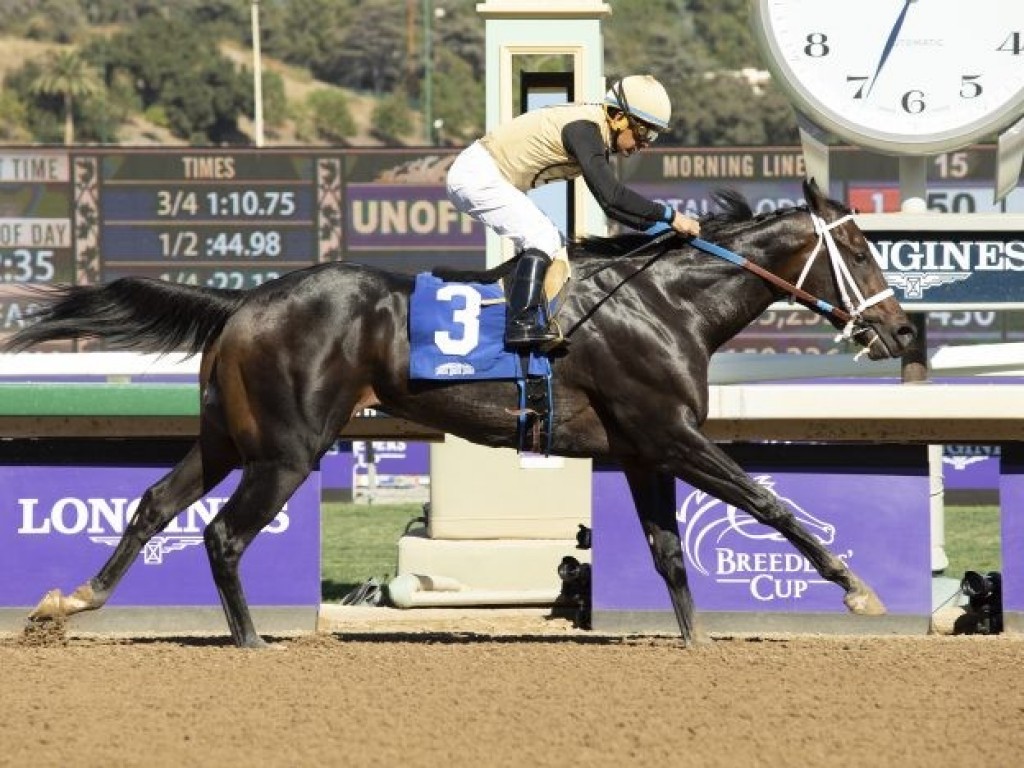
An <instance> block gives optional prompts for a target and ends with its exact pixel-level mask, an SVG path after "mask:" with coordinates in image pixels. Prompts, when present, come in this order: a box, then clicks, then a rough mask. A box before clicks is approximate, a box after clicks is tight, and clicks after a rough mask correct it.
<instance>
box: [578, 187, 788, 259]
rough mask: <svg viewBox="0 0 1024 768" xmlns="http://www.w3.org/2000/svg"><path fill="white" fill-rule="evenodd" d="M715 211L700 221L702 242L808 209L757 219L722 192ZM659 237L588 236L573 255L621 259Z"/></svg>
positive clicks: (740, 200) (736, 196)
mask: <svg viewBox="0 0 1024 768" xmlns="http://www.w3.org/2000/svg"><path fill="white" fill-rule="evenodd" d="M711 199H712V201H713V202H714V204H715V210H714V211H712V212H711V213H708V214H706V215H704V216H701V217H700V229H701V238H703V239H705V240H716V239H718V238H720V237H722V236H723V235H726V234H730V233H732V232H734V231H735V230H736V229H737V228H740V227H745V226H749V225H750V224H756V223H759V222H762V221H765V220H766V219H772V218H777V217H779V216H785V215H786V214H789V213H792V212H793V211H805V210H807V207H806V206H802V205H801V206H786V207H783V208H778V209H776V210H774V211H769V212H767V213H760V214H757V215H755V214H754V209H753V208H751V207H750V203H749V202H748V201H747V199H746V198H745V197H744V196H743V195H742V194H741V193H740V192H738V191H737V190H735V189H719V190H716V191H715V192H714V193H712V195H711ZM654 237H656V235H647V234H644V233H643V232H624V233H622V234H618V235H612V236H610V237H598V236H596V235H588V236H585V237H582V238H580V239H579V240H576V241H575V242H573V243H572V244H571V245H570V248H571V249H573V250H572V253H586V255H588V256H597V257H606V258H617V257H621V256H623V255H625V254H627V253H630V252H632V251H634V250H636V249H637V248H640V247H641V246H643V245H646V244H647V243H649V242H650V241H651V240H652V239H654Z"/></svg>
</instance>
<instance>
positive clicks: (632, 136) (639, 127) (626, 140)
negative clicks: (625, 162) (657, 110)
mask: <svg viewBox="0 0 1024 768" xmlns="http://www.w3.org/2000/svg"><path fill="white" fill-rule="evenodd" d="M611 127H612V136H613V139H612V143H613V144H614V146H613V147H612V150H613V151H614V152H616V153H618V154H620V155H622V156H624V157H629V156H630V155H632V154H633V153H634V152H639V151H640V150H641V149H644V148H645V147H649V146H650V145H651V143H652V142H653V141H654V139H656V138H657V137H658V134H657V133H655V132H654V131H653V129H650V128H648V127H647V126H646V125H644V124H643V123H640V122H637V121H636V120H635V119H632V118H630V117H629V116H628V115H625V114H619V115H617V116H616V117H615V118H614V119H613V120H612V122H611Z"/></svg>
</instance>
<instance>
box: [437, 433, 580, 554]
mask: <svg viewBox="0 0 1024 768" xmlns="http://www.w3.org/2000/svg"><path fill="white" fill-rule="evenodd" d="M590 467H591V462H590V460H589V459H565V458H561V457H559V456H548V457H544V456H534V455H531V454H519V453H517V452H516V451H513V450H511V449H508V448H484V447H482V446H479V445H474V444H473V443H470V442H468V441H466V440H462V439H460V438H457V437H454V436H451V435H449V436H448V437H447V438H446V439H445V441H444V442H443V443H432V444H431V446H430V474H431V483H430V515H429V516H428V518H427V532H428V534H429V535H430V537H431V538H434V539H467V540H477V539H568V538H573V537H575V536H576V532H577V530H578V529H579V526H580V525H587V526H589V525H590V508H591V484H590Z"/></svg>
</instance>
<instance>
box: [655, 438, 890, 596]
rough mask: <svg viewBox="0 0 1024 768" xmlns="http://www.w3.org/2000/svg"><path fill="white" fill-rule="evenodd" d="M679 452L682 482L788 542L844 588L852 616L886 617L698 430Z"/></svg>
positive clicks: (775, 500) (859, 583) (842, 567)
mask: <svg viewBox="0 0 1024 768" xmlns="http://www.w3.org/2000/svg"><path fill="white" fill-rule="evenodd" d="M677 449H678V450H680V451H681V453H680V457H677V460H676V462H675V464H674V466H672V467H671V469H672V471H673V472H675V473H676V474H677V475H678V476H679V477H680V478H682V479H683V480H686V481H687V482H688V483H690V484H691V485H693V486H694V487H696V488H700V489H701V490H703V491H705V492H707V493H710V494H711V495H712V496H714V497H716V498H717V499H719V500H720V501H723V502H725V503H726V504H731V505H733V506H734V507H736V508H737V509H742V510H743V511H745V512H749V513H750V514H751V516H753V518H754V519H755V520H757V521H758V522H759V523H763V524H764V525H768V526H771V527H772V528H774V529H775V530H776V531H778V532H779V533H781V534H782V535H783V536H785V537H786V539H787V540H788V541H789V543H790V544H792V545H793V546H794V547H796V549H797V551H799V552H800V554H802V555H803V556H804V557H806V558H807V559H808V560H809V561H810V563H811V565H812V566H814V569H815V570H816V571H817V572H818V573H819V574H821V577H822V578H824V579H827V580H828V581H831V582H833V583H834V584H837V585H839V586H840V587H842V589H843V591H844V592H845V593H846V594H845V596H844V597H843V602H844V603H845V605H846V607H847V608H848V609H849V610H850V611H851V612H853V613H859V614H863V615H866V616H879V615H881V614H884V613H885V606H884V605H883V604H882V601H881V600H880V599H879V598H878V595H876V594H875V592H874V590H873V589H871V587H869V586H868V585H867V584H866V583H865V582H864V581H863V580H862V579H861V578H860V577H859V576H857V575H856V574H854V572H853V571H852V570H851V569H850V567H849V566H848V565H847V564H846V563H845V562H844V561H843V560H842V559H840V558H839V557H837V556H835V555H833V554H832V553H831V552H829V551H828V550H827V549H826V548H825V546H824V545H823V544H822V543H821V542H820V541H818V539H816V538H815V537H814V535H813V534H812V533H811V532H810V531H808V530H807V528H805V527H804V526H803V525H802V524H801V523H800V521H799V520H797V519H796V517H795V516H794V515H793V512H792V511H791V510H790V509H788V508H787V507H786V505H785V504H783V503H782V502H781V501H780V500H779V497H778V496H776V495H775V494H774V493H772V492H771V491H770V490H768V489H767V488H764V487H763V486H760V485H758V484H757V483H755V482H754V481H753V480H751V479H750V477H749V476H748V475H747V474H746V473H745V472H744V471H743V469H742V468H741V467H740V466H739V465H738V464H737V463H736V462H735V461H733V460H732V459H731V458H730V457H729V456H728V454H726V453H725V451H723V450H722V449H721V448H719V447H718V446H717V445H716V444H715V443H714V442H713V441H711V440H709V439H708V438H707V437H705V436H704V434H703V433H701V432H700V431H699V430H697V428H696V427H693V426H688V427H687V433H686V436H685V440H683V442H682V443H681V444H680V445H679V446H678V448H677Z"/></svg>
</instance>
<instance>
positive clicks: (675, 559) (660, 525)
mask: <svg viewBox="0 0 1024 768" xmlns="http://www.w3.org/2000/svg"><path fill="white" fill-rule="evenodd" d="M625 474H626V480H627V481H628V482H629V489H630V492H631V493H632V495H633V502H634V504H635V505H636V511H637V514H638V515H639V517H640V525H641V526H642V527H643V531H644V536H645V537H646V538H647V545H648V546H649V547H650V549H651V555H652V557H653V558H654V567H655V569H656V570H657V571H658V574H659V575H660V576H661V578H662V579H664V581H665V585H666V586H667V587H668V594H669V598H670V599H671V601H672V610H673V611H674V612H675V614H676V621H678V622H679V632H680V634H681V635H682V639H683V644H684V645H687V646H690V645H694V644H700V643H706V642H708V637H707V635H705V634H704V632H703V630H702V629H701V628H700V626H699V624H698V622H697V611H696V608H695V607H694V603H693V595H691V594H690V584H689V582H688V580H687V578H686V563H685V562H684V560H683V550H682V546H681V545H680V543H679V526H678V524H677V523H676V505H675V478H674V477H672V476H671V475H668V474H664V473H660V472H651V471H650V470H647V469H641V468H639V467H635V466H626V467H625Z"/></svg>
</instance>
